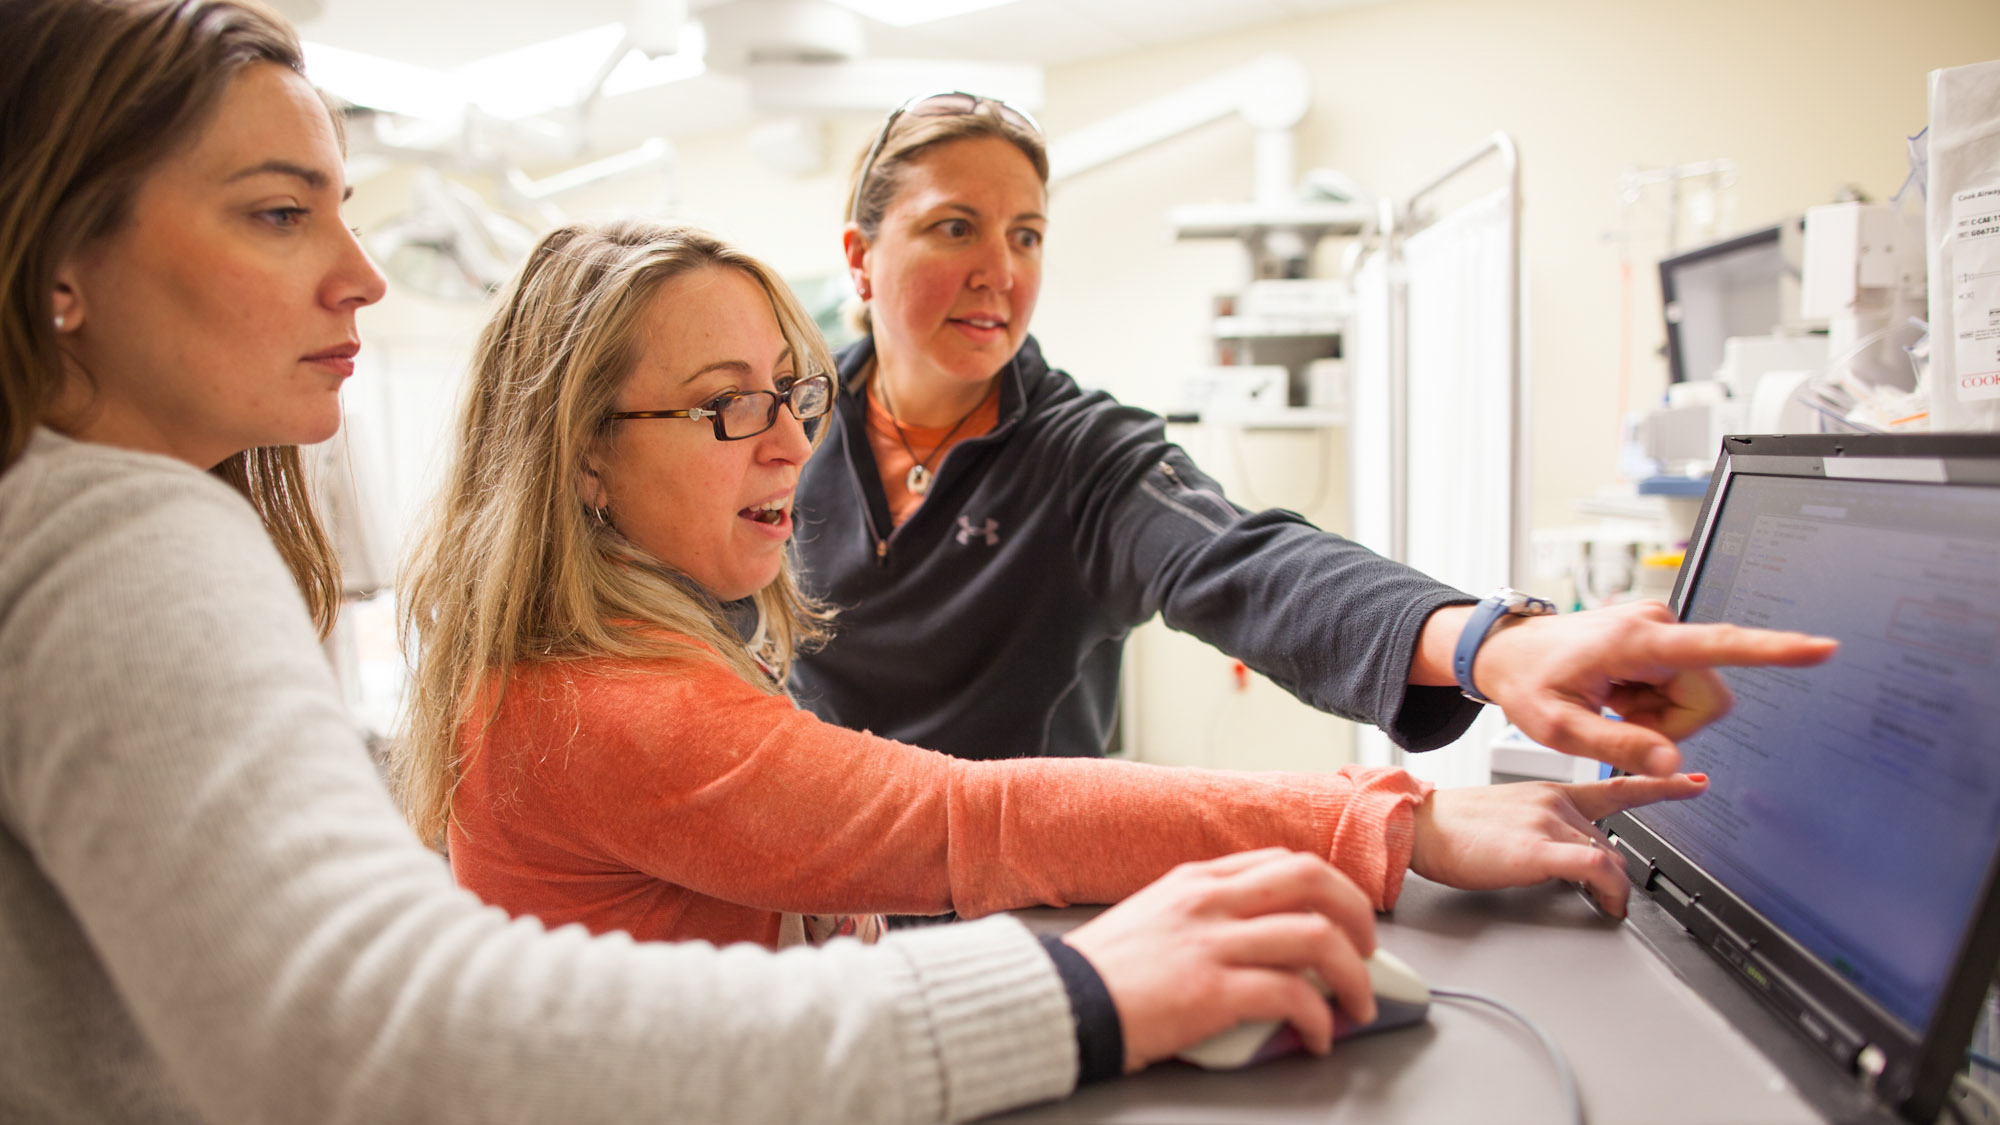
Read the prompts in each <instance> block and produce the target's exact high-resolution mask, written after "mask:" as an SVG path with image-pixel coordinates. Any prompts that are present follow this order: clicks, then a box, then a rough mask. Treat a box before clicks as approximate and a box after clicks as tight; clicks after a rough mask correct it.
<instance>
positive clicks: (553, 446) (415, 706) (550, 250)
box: [390, 221, 833, 843]
mask: <svg viewBox="0 0 2000 1125" xmlns="http://www.w3.org/2000/svg"><path fill="white" fill-rule="evenodd" d="M700 269H735V270H740V271H742V272H743V273H745V274H747V275H748V276H749V277H750V278H751V279H752V280H754V281H755V282H757V284H758V285H759V287H761V288H762V289H763V290H764V292H765V294H766V295H767V296H768V297H769V298H770V300H771V310H772V312H773V313H774V314H775V315H776V317H777V321H778V328H779V331H780V332H782V333H783V335H784V337H785V342H786V343H787V344H789V345H790V346H791V349H792V354H793V355H794V356H797V357H798V364H799V371H800V374H801V375H806V374H810V373H813V372H824V373H827V374H829V375H831V374H832V372H833V357H832V356H831V355H829V354H828V352H827V347H826V341H825V340H823V339H822V338H821V337H820V334H819V331H818V329H817V328H815V327H814V325H813V321H812V317H811V316H809V315H808V314H807V313H806V312H805V310H804V309H803V308H802V307H801V306H800V305H799V302H798V298H796V297H794V296H793V295H792V293H791V290H790V289H788V288H786V287H785V284H784V282H783V281H781V280H779V278H778V276H777V274H775V273H773V272H772V271H771V269H770V268H769V267H768V266H766V265H764V264H763V263H762V262H759V261H758V260H757V259H755V258H752V257H750V256H749V255H747V254H745V253H743V252H742V251H739V250H737V249H735V248H733V247H731V246H729V245H727V244H725V243H723V242H722V241H720V240H719V239H717V238H715V237H714V236H713V235H710V234H707V233H705V232H702V231H699V230H694V229H692V228H688V227H675V226H667V225H661V224H655V223H645V222H636V221H627V222H618V223H612V224H608V225H604V226H594V225H587V224H575V225H571V226H566V227H560V228H558V229H556V230H554V231H551V232H550V233H549V234H548V235H547V236H546V237H544V238H543V239H542V241H541V243H540V244H539V245H537V246H536V247H535V249H534V251H533V252H532V253H531V254H530V255H529V256H528V261H527V263H526V264H525V265H523V266H522V267H521V271H520V273H519V274H518V275H517V276H516V277H515V278H514V280H513V281H512V282H511V283H510V284H509V286H508V288H507V290H506V292H504V293H503V294H502V295H501V298H500V308H499V310H498V311H497V312H495V313H494V315H493V319H492V320H490V321H489V322H487V325H486V327H485V329H484V330H483V331H482V332H481V334H480V337H479V343H478V346H477V348H476V349H475V351H474V354H473V362H472V378H471V382H470V385H469V386H468V387H467V388H466V392H465V400H464V404H463V406H462V408H461V411H460V415H459V425H458V427H457V436H456V447H455V450H454V452H453V454H452V460H451V464H450V466H449V468H448V469H447V471H446V475H445V482H444V484H443V486H442V487H441V489H440V490H439V493H438V495H437V497H436V499H435V500H434V501H433V502H432V506H431V509H430V511H429V513H428V514H427V516H426V518H425V520H424V527H423V529H422V530H421V532H420V533H419V536H418V539H417V541H416V544H415V546H414V547H413V548H412V551H411V554H410V557H409V559H408V560H407V561H406V562H405V564H404V567H403V575H402V577H401V580H400V581H399V582H398V583H397V589H398V590H399V591H400V593H401V596H402V611H401V612H402V631H403V641H404V649H405V651H406V653H407V654H408V656H409V659H410V660H411V662H412V664H413V665H414V674H413V676H412V678H411V683H410V694H409V697H408V701H407V704H406V708H405V712H406V722H405V729H404V731H403V734H402V737H400V738H398V739H397V740H396V743H395V745H394V747H393V748H392V750H391V757H390V763H391V771H392V773H393V775H394V779H395V782H396V788H397V790H398V791H399V794H400V796H401V798H402V801H403V806H404V811H405V812H406V814H407V815H408V816H409V818H410V823H411V824H412V825H413V826H414V827H415V828H416V830H417V832H418V834H419V835H421V836H422V837H423V838H424V839H425V840H428V841H431V842H433V843H436V842H437V841H438V840H439V839H440V837H441V836H442V834H443V832H444V829H445V826H446V824H447V823H448V821H449V819H450V816H451V801H452V793H453V790H454V789H455V788H456V787H457V784H458V777H459V771H460V745H459V742H460V739H461V737H462V735H463V732H464V729H465V725H466V724H467V723H473V722H479V721H481V716H482V715H491V714H492V713H493V708H494V705H495V704H496V702H497V700H498V693H500V692H501V691H504V690H505V685H506V682H507V676H508V673H509V671H510V669H511V668H512V666H513V665H514V664H515V663H516V662H517V661H524V660H546V659H604V658H610V659H652V658H675V657H680V658H686V657H690V656H692V657H697V658H701V659H713V658H714V656H715V655H719V656H720V657H721V658H722V660H723V661H724V662H725V663H727V664H729V665H730V666H731V667H733V668H734V669H735V670H736V672H737V673H738V674H739V675H741V676H742V677H743V678H744V679H745V680H747V681H749V682H750V683H751V684H754V685H756V686H757V687H759V688H761V689H763V690H766V691H773V692H775V691H778V690H780V685H781V684H782V682H783V679H784V676H785V674H786V673H787V672H788V671H789V669H790V667H791V663H792V659H793V657H794V655H795V654H796V653H797V652H798V651H799V650H800V648H801V647H802V646H805V645H808V644H810V643H813V642H815V641H818V640H820V639H822V638H823V637H824V636H825V634H826V622H827V620H828V619H829V617H830V616H831V615H830V614H829V613H828V612H827V611H826V610H824V609H822V608H821V607H820V606H819V605H818V604H817V603H815V602H814V601H813V600H812V599H810V598H809V597H807V596H806V595H805V594H804V593H803V592H802V591H801V590H800V589H799V586H798V583H797V581H796V580H795V578H794V577H793V574H792V566H791V560H790V557H789V556H787V557H786V560H785V564H784V566H783V568H782V569H781V570H780V571H779V574H778V578H777V580H776V581H774V582H772V583H771V585H769V586H766V587H765V588H764V589H762V590H760V591H758V592H757V593H756V594H755V595H754V600H755V602H756V605H757V608H758V611H759V612H760V613H761V614H762V615H763V625H764V628H763V637H764V640H763V643H762V646H761V648H760V649H759V650H758V651H757V652H755V653H753V652H752V651H751V650H750V648H749V646H747V645H745V644H744V643H743V642H742V641H741V640H739V639H738V638H737V636H736V634H735V633H734V631H733V630H732V629H731V627H730V625H729V622H728V621H727V620H726V619H725V618H724V616H723V612H722V606H721V605H720V604H718V603H717V602H716V601H715V599H714V598H713V597H711V596H709V594H708V593H707V592H706V591H704V590H701V589H700V588H699V587H697V586H695V585H694V583H692V582H691V581H689V580H688V579H687V578H686V577H685V576H683V575H680V574H678V573H676V572H675V571H673V570H672V569H671V568H669V567H667V566H666V565H665V564H663V563H661V562H660V561H659V560H657V559H655V558H653V557H651V556H649V555H647V554H645V553H644V552H642V551H640V550H639V549H638V548H637V547H635V546H634V545H633V544H632V543H631V542H629V541H628V540H626V539H625V537H624V536H622V535H620V534H619V533H618V531H617V529H616V528H615V527H612V526H610V525H609V524H607V523H606V522H604V521H603V520H601V519H599V518H597V517H596V516H595V515H593V513H592V512H591V511H590V510H589V509H587V508H586V507H584V503H583V500H582V499H581V494H580V492H579V489H578V486H579V484H580V482H581V479H582V475H583V470H584V456H585V454H586V453H587V452H588V451H589V450H590V449H591V448H592V447H593V446H594V445H595V444H596V443H597V442H599V441H602V440H605V439H606V438H607V437H608V436H609V434H610V429H611V425H612V423H611V421H610V415H611V413H612V411H613V410H614V409H616V407H615V405H614V403H615V401H616V399H617V397H618V392H619V389H620V388H621V387H623V386H624V383H625V380H626V379H627V377H628V376H629V375H630V374H631V372H632V370H633V369H634V368H635V367H636V366H637V365H638V362H639V359H640V347H641V345H642V343H643V338H642V334H641V332H640V327H641V325H640V318H641V316H642V315H643V313H644V311H645V308H646V304H647V302H648V300H649V299H650V298H651V297H652V295H653V294H654V293H655V292H656V291H657V290H658V289H659V288H660V286H662V285H664V284H665V283H667V282H668V281H670V280H672V279H673V278H676V277H680V276H682V275H685V274H688V273H691V272H693V271H696V270H700ZM668 346H672V345H671V343H669V344H668ZM824 432H825V431H824V428H823V427H822V429H821V430H820V433H822V434H823V433H824ZM816 436H817V435H816ZM669 634H671V635H669ZM681 638H691V639H692V640H693V641H694V642H698V645H699V646H701V647H697V645H696V644H690V643H689V641H688V640H686V639H681ZM709 650H712V653H711V652H710V651H709ZM760 657H761V658H762V659H763V660H764V661H765V662H767V663H768V664H769V665H770V666H771V667H772V668H773V669H774V670H775V671H776V673H777V682H775V683H774V682H773V681H772V679H771V678H770V677H768V676H766V675H765V674H764V673H763V672H762V671H761V670H760V669H759V668H758V665H757V660H758V659H759V658H760Z"/></svg>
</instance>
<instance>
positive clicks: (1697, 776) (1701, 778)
mask: <svg viewBox="0 0 2000 1125" xmlns="http://www.w3.org/2000/svg"><path fill="white" fill-rule="evenodd" d="M1688 780H1689V781H1697V782H1700V783H1701V784H1703V785H1706V784H1708V775H1707V774H1705V773H1691V774H1689V775H1688Z"/></svg>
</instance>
